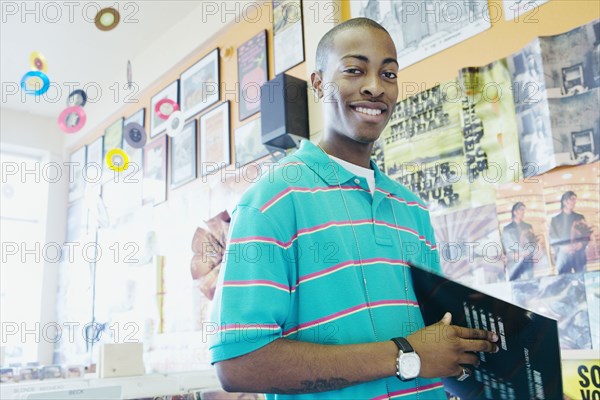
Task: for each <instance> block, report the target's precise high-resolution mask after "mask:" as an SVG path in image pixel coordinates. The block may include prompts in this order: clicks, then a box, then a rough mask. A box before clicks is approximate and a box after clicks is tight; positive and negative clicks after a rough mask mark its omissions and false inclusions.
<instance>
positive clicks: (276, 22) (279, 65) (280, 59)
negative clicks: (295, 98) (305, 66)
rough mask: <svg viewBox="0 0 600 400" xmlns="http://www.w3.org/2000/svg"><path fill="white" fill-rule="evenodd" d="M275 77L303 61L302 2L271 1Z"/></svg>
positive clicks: (299, 0) (294, 0)
mask: <svg viewBox="0 0 600 400" xmlns="http://www.w3.org/2000/svg"><path fill="white" fill-rule="evenodd" d="M273 39H274V45H275V49H274V52H273V53H274V54H275V75H279V74H281V73H282V72H285V71H287V70H288V69H290V68H292V67H294V66H296V65H298V64H300V63H301V62H303V61H304V33H303V31H302V1H301V0H273Z"/></svg>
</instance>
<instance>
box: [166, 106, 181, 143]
mask: <svg viewBox="0 0 600 400" xmlns="http://www.w3.org/2000/svg"><path fill="white" fill-rule="evenodd" d="M184 123H185V120H184V119H183V113H182V112H181V111H175V112H174V113H173V114H171V116H170V117H169V119H168V120H167V135H169V136H171V137H175V136H177V135H179V134H180V133H181V131H182V130H183V124H184Z"/></svg>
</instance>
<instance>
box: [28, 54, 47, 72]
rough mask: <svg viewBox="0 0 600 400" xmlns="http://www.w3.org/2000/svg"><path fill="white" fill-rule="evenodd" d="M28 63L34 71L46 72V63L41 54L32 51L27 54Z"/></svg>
mask: <svg viewBox="0 0 600 400" xmlns="http://www.w3.org/2000/svg"><path fill="white" fill-rule="evenodd" d="M29 63H30V64H31V68H33V69H34V70H36V71H42V72H48V63H46V58H45V57H44V55H43V54H41V53H39V52H37V51H32V52H31V55H30V56H29Z"/></svg>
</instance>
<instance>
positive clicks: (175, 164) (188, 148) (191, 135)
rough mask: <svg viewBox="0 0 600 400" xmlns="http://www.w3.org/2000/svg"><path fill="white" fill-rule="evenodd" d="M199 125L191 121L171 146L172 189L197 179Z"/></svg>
mask: <svg viewBox="0 0 600 400" xmlns="http://www.w3.org/2000/svg"><path fill="white" fill-rule="evenodd" d="M197 132H198V124H197V122H196V120H195V119H192V120H190V121H189V122H188V123H186V124H185V125H184V127H183V130H182V131H181V133H180V134H179V135H177V136H175V137H172V138H171V139H170V140H171V144H170V145H169V152H170V155H169V160H170V161H169V162H170V168H169V170H170V174H171V179H170V188H171V189H175V188H178V187H179V186H182V185H183V184H185V183H188V182H190V181H193V180H194V179H196V176H197V173H196V164H197V163H196V147H197V143H196V137H197Z"/></svg>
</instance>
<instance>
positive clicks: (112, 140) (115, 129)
mask: <svg viewBox="0 0 600 400" xmlns="http://www.w3.org/2000/svg"><path fill="white" fill-rule="evenodd" d="M124 120H125V119H124V118H119V119H118V120H117V121H115V122H114V123H112V124H111V125H110V126H109V127H108V128H106V129H105V130H104V149H103V152H102V156H103V157H104V156H105V155H106V153H108V152H109V151H110V150H112V149H120V148H122V147H123V121H124Z"/></svg>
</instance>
